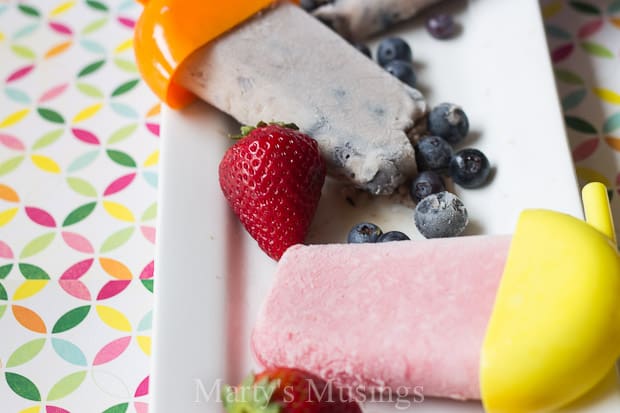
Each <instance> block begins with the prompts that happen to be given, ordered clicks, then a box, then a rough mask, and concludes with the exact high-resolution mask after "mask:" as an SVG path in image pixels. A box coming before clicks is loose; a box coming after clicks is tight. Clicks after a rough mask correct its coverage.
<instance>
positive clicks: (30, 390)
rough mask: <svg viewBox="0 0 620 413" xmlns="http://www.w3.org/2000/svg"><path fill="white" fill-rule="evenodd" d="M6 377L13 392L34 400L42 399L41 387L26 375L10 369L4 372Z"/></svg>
mask: <svg viewBox="0 0 620 413" xmlns="http://www.w3.org/2000/svg"><path fill="white" fill-rule="evenodd" d="M4 377H5V379H6V382H7V384H8V385H9V387H10V388H11V390H13V392H15V394H17V395H18V396H20V397H23V398H24V399H27V400H32V401H34V402H39V401H41V393H39V389H37V386H36V385H35V384H34V383H33V382H32V381H30V380H29V379H27V378H26V377H24V376H22V375H20V374H17V373H11V372H8V371H7V372H6V373H4Z"/></svg>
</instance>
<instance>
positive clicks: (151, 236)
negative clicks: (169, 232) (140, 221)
mask: <svg viewBox="0 0 620 413" xmlns="http://www.w3.org/2000/svg"><path fill="white" fill-rule="evenodd" d="M140 231H142V235H144V238H146V239H147V240H148V241H151V242H152V243H153V244H155V228H154V227H146V226H141V227H140Z"/></svg>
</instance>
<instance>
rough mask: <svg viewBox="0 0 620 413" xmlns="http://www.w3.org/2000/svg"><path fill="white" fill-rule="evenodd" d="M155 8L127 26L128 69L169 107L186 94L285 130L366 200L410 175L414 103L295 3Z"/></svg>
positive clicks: (418, 106) (417, 111)
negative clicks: (302, 139) (132, 35)
mask: <svg viewBox="0 0 620 413" xmlns="http://www.w3.org/2000/svg"><path fill="white" fill-rule="evenodd" d="M156 3H158V1H157V0H153V1H151V2H149V3H148V5H147V7H146V8H145V10H144V12H143V14H142V16H141V18H140V21H139V23H138V26H137V28H136V50H137V55H138V64H139V67H140V70H141V72H142V74H143V76H144V77H145V79H146V80H147V82H148V83H149V85H150V86H151V87H152V88H153V89H154V90H155V91H156V92H157V93H158V95H159V96H161V97H162V99H163V100H164V101H166V102H167V103H168V104H170V105H171V106H173V107H178V106H182V104H184V103H185V102H187V101H188V100H189V99H190V97H191V95H192V94H193V95H196V96H198V97H200V98H201V99H203V100H205V101H206V102H208V103H210V104H212V105H213V106H215V107H217V108H218V109H220V110H222V111H224V112H226V113H228V114H230V115H231V116H232V117H234V118H235V119H236V120H238V121H239V122H241V123H244V124H256V123H257V122H259V121H266V122H269V121H284V122H294V123H296V124H297V125H298V126H299V128H300V130H301V131H302V132H304V133H307V134H308V135H310V136H312V137H313V138H314V139H316V140H317V141H318V143H319V147H320V150H321V153H322V155H323V157H324V159H325V160H326V163H327V165H328V172H329V173H330V174H331V175H333V176H335V177H338V178H341V179H345V180H348V181H349V182H351V183H352V184H353V185H355V186H356V187H358V188H362V189H365V190H367V191H369V192H371V193H374V194H389V193H391V192H393V191H394V189H395V188H397V187H398V186H399V185H400V184H402V183H403V182H404V181H405V180H406V179H407V178H408V177H410V176H411V175H413V174H414V173H415V171H416V164H415V155H414V149H413V146H412V144H411V142H410V139H409V137H408V134H410V133H411V132H412V131H413V130H414V127H416V126H418V123H420V122H419V120H420V119H421V118H422V117H423V116H424V115H425V113H426V103H425V101H424V99H423V97H422V95H421V94H420V93H419V92H418V91H417V90H415V89H412V88H410V87H408V86H406V85H404V84H403V83H401V82H400V81H399V80H397V79H396V78H394V77H393V76H391V75H390V74H389V73H387V72H385V71H384V70H383V69H381V68H380V67H379V66H378V65H377V64H376V63H374V62H373V61H371V60H370V59H368V58H366V57H365V56H364V55H362V54H361V53H359V52H358V51H357V50H356V49H355V48H353V47H352V46H351V45H349V44H348V43H347V42H346V41H345V40H344V39H343V38H341V37H340V36H339V35H338V34H336V33H334V32H333V31H332V30H330V29H329V28H327V27H326V26H325V25H324V24H322V23H321V22H319V21H318V20H317V19H315V18H313V17H312V16H310V15H309V14H308V13H306V12H305V11H304V10H302V9H301V8H299V7H298V6H297V5H295V4H293V3H291V2H287V1H282V2H275V3H274V2H272V1H265V0H262V1H241V0H235V1H234V2H233V3H235V4H229V3H230V2H228V3H226V5H225V6H224V5H223V3H222V5H219V6H218V5H217V4H214V5H212V4H210V5H209V6H204V5H201V6H200V7H196V8H192V9H191V10H184V8H191V7H192V6H191V4H192V3H193V2H182V1H180V0H179V1H171V2H168V3H169V4H164V3H162V2H161V1H159V3H162V5H161V7H162V8H161V9H158V4H156ZM236 3H239V4H236ZM272 3H273V4H272ZM154 10H155V11H154ZM182 17H183V18H182ZM214 25H215V26H217V27H218V28H214V27H213V26H214ZM196 26H198V27H196ZM200 29H202V30H203V31H207V32H209V31H211V33H210V34H209V35H208V36H207V35H205V34H204V33H203V31H201V30H200ZM153 56H155V57H153Z"/></svg>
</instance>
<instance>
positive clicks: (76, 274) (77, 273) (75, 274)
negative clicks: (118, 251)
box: [60, 258, 95, 280]
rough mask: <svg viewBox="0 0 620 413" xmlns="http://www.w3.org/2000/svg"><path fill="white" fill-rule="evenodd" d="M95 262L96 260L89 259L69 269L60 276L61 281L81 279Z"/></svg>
mask: <svg viewBox="0 0 620 413" xmlns="http://www.w3.org/2000/svg"><path fill="white" fill-rule="evenodd" d="M94 261H95V259H94V258H89V259H87V260H84V261H80V262H78V263H76V264H73V265H72V266H71V267H69V268H67V269H66V270H65V272H64V273H62V275H61V276H60V279H61V280H77V279H79V278H81V277H82V276H83V275H84V274H86V272H87V271H88V270H89V269H90V267H91V266H92V265H93V262H94Z"/></svg>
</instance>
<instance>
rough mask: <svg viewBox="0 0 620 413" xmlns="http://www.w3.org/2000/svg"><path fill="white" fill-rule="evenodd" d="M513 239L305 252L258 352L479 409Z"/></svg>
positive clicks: (366, 385)
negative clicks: (482, 364)
mask: <svg viewBox="0 0 620 413" xmlns="http://www.w3.org/2000/svg"><path fill="white" fill-rule="evenodd" d="M510 240H511V237H509V236H484V237H483V236H473V237H461V238H447V239H433V240H424V241H400V242H390V243H383V244H348V245H345V244H330V245H315V246H295V247H292V248H290V249H289V250H288V251H287V252H286V253H285V254H284V256H283V257H282V259H281V260H280V262H279V264H278V270H277V273H276V278H275V282H274V286H273V289H272V292H271V294H270V296H269V297H268V298H267V300H266V302H265V305H264V307H263V309H262V311H261V313H260V314H259V317H258V322H257V324H256V326H255V329H254V332H253V336H252V347H253V351H254V353H255V355H256V357H257V358H258V360H259V362H260V363H261V364H263V365H264V366H266V367H272V366H297V367H303V368H304V369H306V370H308V371H310V372H312V373H315V374H318V375H319V376H322V377H324V378H326V379H334V380H335V381H337V382H338V383H339V384H341V385H345V386H354V387H355V388H358V387H361V388H363V389H366V390H373V389H376V390H380V389H381V388H392V389H394V388H398V387H406V388H408V389H411V390H413V389H414V388H415V387H416V386H421V387H422V388H423V393H424V395H425V396H442V397H451V398H455V399H479V398H480V387H479V377H478V376H479V360H480V350H481V348H482V343H483V339H484V335H485V330H486V327H487V324H488V323H489V318H490V316H491V312H492V309H493V303H494V299H495V296H496V291H497V288H498V285H499V283H500V279H501V277H502V271H503V269H504V264H505V262H506V257H507V254H508V249H509V245H510Z"/></svg>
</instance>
